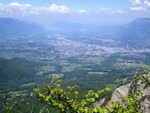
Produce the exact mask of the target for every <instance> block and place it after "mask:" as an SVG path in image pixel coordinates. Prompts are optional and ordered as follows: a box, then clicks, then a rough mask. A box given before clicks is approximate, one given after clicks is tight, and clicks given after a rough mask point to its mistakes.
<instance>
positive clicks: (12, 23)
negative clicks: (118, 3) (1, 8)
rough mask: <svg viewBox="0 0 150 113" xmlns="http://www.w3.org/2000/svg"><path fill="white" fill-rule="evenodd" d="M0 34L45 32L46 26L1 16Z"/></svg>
mask: <svg viewBox="0 0 150 113" xmlns="http://www.w3.org/2000/svg"><path fill="white" fill-rule="evenodd" d="M0 28H2V29H1V30H0V34H7V35H8V34H21V33H38V32H43V31H44V28H43V27H42V26H39V25H37V24H35V23H28V22H23V21H19V20H17V19H12V18H0Z"/></svg>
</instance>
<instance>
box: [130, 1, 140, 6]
mask: <svg viewBox="0 0 150 113" xmlns="http://www.w3.org/2000/svg"><path fill="white" fill-rule="evenodd" d="M129 1H130V2H131V3H132V4H133V5H139V4H141V0H129Z"/></svg>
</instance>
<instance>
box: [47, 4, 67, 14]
mask: <svg viewBox="0 0 150 113" xmlns="http://www.w3.org/2000/svg"><path fill="white" fill-rule="evenodd" d="M49 10H50V11H51V12H58V13H68V12H69V8H68V7H66V6H63V5H61V6H59V5H56V4H52V5H51V6H50V8H49Z"/></svg>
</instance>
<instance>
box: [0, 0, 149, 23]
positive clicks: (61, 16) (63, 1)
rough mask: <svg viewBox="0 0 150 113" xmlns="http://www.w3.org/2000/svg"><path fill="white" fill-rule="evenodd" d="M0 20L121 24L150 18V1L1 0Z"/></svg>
mask: <svg viewBox="0 0 150 113" xmlns="http://www.w3.org/2000/svg"><path fill="white" fill-rule="evenodd" d="M0 17H9V18H17V19H20V20H23V21H30V22H36V23H38V24H40V25H44V26H49V25H51V24H52V23H55V22H58V21H67V22H74V23H83V24H96V25H121V24H126V23H129V22H131V21H133V20H134V19H136V18H149V17H150V0H0Z"/></svg>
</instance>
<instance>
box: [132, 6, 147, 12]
mask: <svg viewBox="0 0 150 113" xmlns="http://www.w3.org/2000/svg"><path fill="white" fill-rule="evenodd" d="M131 10H132V11H142V10H145V8H144V7H141V6H139V7H132V8H131Z"/></svg>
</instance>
